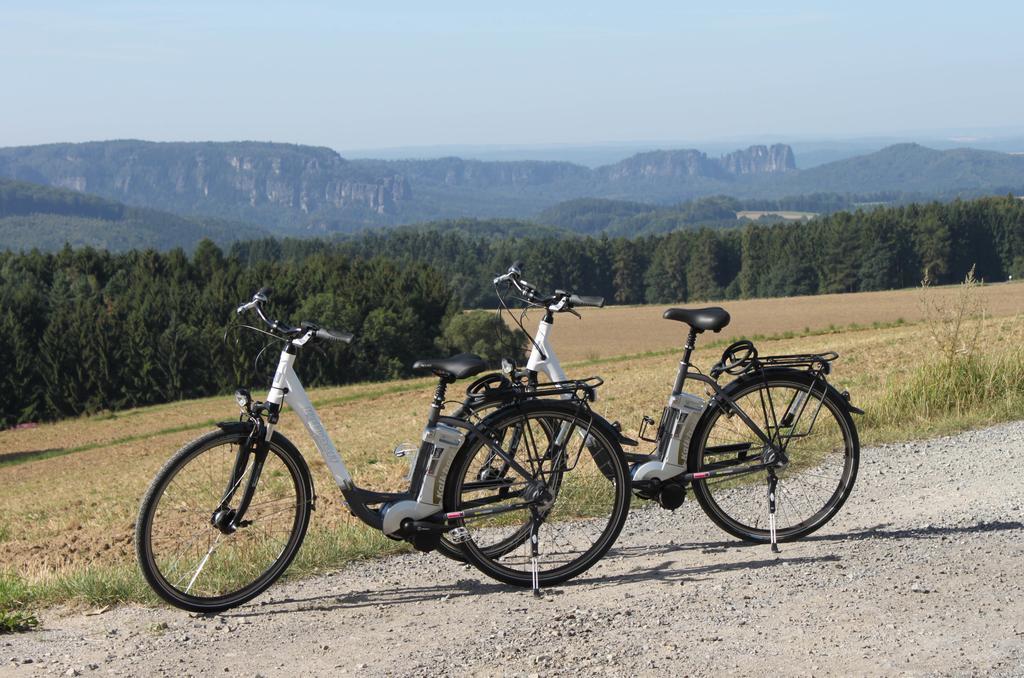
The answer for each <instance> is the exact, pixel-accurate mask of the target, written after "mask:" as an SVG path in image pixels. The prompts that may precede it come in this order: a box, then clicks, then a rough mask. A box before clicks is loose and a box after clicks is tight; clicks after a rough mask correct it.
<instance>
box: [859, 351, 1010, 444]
mask: <svg viewBox="0 0 1024 678" xmlns="http://www.w3.org/2000/svg"><path fill="white" fill-rule="evenodd" d="M1022 416H1024V349H1022V348H1020V347H1018V348H1016V349H1014V350H1011V351H1008V352H1004V353H999V354H996V355H963V356H955V357H953V358H946V359H940V360H938V361H937V362H936V363H933V364H924V365H921V366H919V367H918V368H917V369H916V370H915V371H914V372H913V374H912V375H911V377H910V378H909V379H907V380H904V381H901V382H900V383H896V384H890V385H889V388H888V389H887V392H886V394H885V397H884V398H883V399H882V401H881V402H879V403H877V405H876V406H875V407H872V408H870V409H869V410H868V412H867V415H866V416H865V418H864V421H863V428H864V429H866V430H869V431H877V432H878V434H879V435H875V436H873V438H876V439H877V438H881V439H901V438H902V439H906V438H910V437H918V436H924V435H935V434H937V433H945V432H950V431H957V430H963V429H966V428H971V427H974V426H979V425H984V424H987V423H994V422H998V421H1008V420H1012V419H1019V418H1021V417H1022Z"/></svg>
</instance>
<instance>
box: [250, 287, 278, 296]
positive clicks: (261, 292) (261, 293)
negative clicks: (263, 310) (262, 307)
mask: <svg viewBox="0 0 1024 678" xmlns="http://www.w3.org/2000/svg"><path fill="white" fill-rule="evenodd" d="M273 293H274V288H273V287H261V288H260V290H259V292H257V293H256V294H255V295H254V296H253V298H254V299H255V298H256V297H263V298H264V299H267V298H269V297H270V295H271V294H273Z"/></svg>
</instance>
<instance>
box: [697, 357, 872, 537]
mask: <svg viewBox="0 0 1024 678" xmlns="http://www.w3.org/2000/svg"><path fill="white" fill-rule="evenodd" d="M744 381H745V382H746V383H741V384H739V385H738V387H737V388H736V389H734V390H733V391H732V392H731V393H730V397H731V398H732V399H733V401H734V402H737V403H740V401H741V400H743V399H745V398H747V397H749V396H751V395H752V394H755V393H756V394H758V398H759V400H760V396H761V395H764V394H763V393H760V392H761V391H763V390H764V389H768V390H769V392H770V390H771V389H775V390H776V391H777V392H780V393H786V392H790V391H792V392H796V391H797V390H799V391H807V390H808V389H809V388H811V387H812V385H814V390H813V395H810V396H808V398H807V401H806V402H807V403H808V404H807V408H808V409H809V408H810V407H818V405H817V401H818V400H820V402H821V406H820V411H819V412H818V416H819V417H820V416H821V414H823V413H827V418H826V420H825V421H823V422H820V424H824V426H825V427H826V431H825V432H830V435H829V437H828V438H827V439H825V441H824V443H821V442H820V441H821V440H822V438H821V437H820V436H819V438H817V439H816V444H821V445H822V446H821V449H823V450H826V452H824V453H822V452H820V451H817V450H815V449H814V448H811V447H808V446H805V449H806V450H807V452H806V454H804V455H803V457H801V456H799V455H800V452H799V451H798V450H794V449H789V448H787V454H788V455H789V456H790V464H789V466H788V467H787V468H785V469H781V470H779V471H778V472H777V475H778V478H779V481H778V483H779V484H778V487H777V490H776V496H777V498H778V506H779V508H778V509H777V512H776V517H777V519H778V520H780V521H782V522H781V523H780V524H779V526H778V527H777V530H776V538H777V540H778V541H780V542H784V541H793V540H796V539H800V538H801V537H805V536H807V535H809V534H811V533H812V532H814V531H816V530H818V529H820V528H821V527H822V526H823V525H825V524H826V523H828V522H829V521H830V520H831V519H832V518H833V517H835V515H836V513H838V512H839V510H840V509H841V508H842V507H843V504H844V503H845V502H846V500H847V499H848V498H849V496H850V493H851V492H852V491H853V486H854V483H855V481H856V479H857V469H858V466H859V462H860V441H859V438H858V435H857V428H856V425H855V424H854V422H853V419H852V418H851V416H850V413H849V410H848V409H847V407H846V403H845V402H843V401H841V398H842V396H839V395H838V394H837V393H836V392H835V391H834V390H833V389H831V388H828V389H822V382H821V381H820V380H819V381H817V382H815V381H814V376H813V375H810V374H808V373H806V372H799V371H795V370H784V371H776V372H775V373H774V374H769V375H767V376H766V378H765V379H762V378H761V377H760V376H755V377H749V378H747V379H745V380H744ZM741 407H742V404H741ZM744 410H745V411H747V414H748V415H750V416H752V417H753V418H754V420H755V423H759V425H761V426H762V428H764V422H763V421H762V422H758V421H757V417H756V416H754V415H752V414H751V412H750V411H749V410H747V408H744ZM764 414H765V417H764V418H767V408H766V409H765V412H764ZM723 418H725V419H732V420H733V423H732V424H731V425H730V426H731V427H732V429H733V430H741V429H742V430H743V431H745V433H746V434H747V435H750V436H752V433H751V432H750V431H749V429H746V426H745V425H744V424H740V423H736V422H738V421H739V417H736V416H734V415H733V416H730V414H729V412H728V411H727V409H726V408H725V407H723V406H722V405H721V404H720V403H716V404H715V405H713V406H712V407H711V408H709V409H708V410H707V411H706V412H705V413H704V415H703V416H702V417H701V420H700V421H699V422H698V424H697V427H696V429H695V430H694V434H693V442H692V443H691V446H690V450H689V453H688V467H689V469H690V471H692V472H700V471H702V470H705V468H706V466H707V465H708V464H710V463H712V462H711V461H710V460H709V459H708V457H710V456H713V453H707V452H706V451H707V450H708V449H713V446H709V445H708V441H709V439H711V437H712V434H713V433H714V432H715V430H716V429H715V427H716V425H718V424H719V423H721V422H723V421H724V419H723ZM829 422H832V423H834V424H835V427H834V428H831V429H830V428H829V426H830V424H829ZM805 423H806V422H805ZM814 426H819V422H817V421H814V422H813V425H812V430H813V427H814ZM737 435H739V434H737ZM840 438H841V441H842V452H841V462H842V466H841V469H838V471H837V472H835V471H836V465H835V462H836V461H837V460H838V458H839V457H838V455H839V454H840V453H838V452H837V448H838V441H839V439H840ZM751 439H753V438H752V437H751ZM800 440H801V444H802V441H803V440H806V438H801V439H800ZM760 444H761V443H760V442H758V443H757V445H760ZM790 444H792V443H790ZM828 450H831V451H832V453H830V452H829V451H828ZM826 456H827V457H828V459H829V462H830V467H831V468H832V471H833V472H832V473H831V474H830V475H829V476H827V477H825V479H824V480H821V479H820V478H817V477H816V474H815V473H813V472H812V471H814V470H817V471H821V470H822V463H821V460H824V459H825V458H826ZM816 457H818V458H816ZM812 464H816V465H814V466H812ZM800 478H803V481H804V484H805V485H808V486H812V485H813V484H814V483H817V486H816V487H817V488H819V489H816V490H815V493H816V496H817V497H821V496H823V495H824V493H825V492H826V491H827V492H828V495H827V498H826V499H825V500H824V501H823V502H821V506H820V508H819V507H818V506H817V501H815V500H812V499H802V500H801V501H802V502H803V504H802V505H801V506H800V508H792V509H791V508H790V507H796V506H798V505H799V504H800V502H797V501H794V500H793V499H795V497H796V494H795V492H794V491H793V490H791V489H790V488H792V487H794V480H799V479H800ZM812 478H814V480H811V479H812ZM758 479H761V480H762V482H758ZM832 480H834V481H835V487H834V488H832V489H829V487H830V485H831V482H832ZM730 483H731V485H730ZM692 486H693V492H694V496H695V497H696V498H697V502H698V503H699V504H700V506H701V508H702V509H703V510H704V512H705V513H706V514H707V516H708V517H709V518H710V519H711V520H712V522H714V523H715V525H717V526H718V527H720V528H721V529H722V530H724V531H725V532H727V533H729V534H731V535H733V536H735V537H738V538H739V539H742V540H744V541H749V542H757V543H766V542H768V541H769V540H770V533H769V530H768V526H767V473H766V472H757V473H752V474H750V476H739V477H736V478H734V479H729V478H725V479H722V478H719V479H714V478H711V479H702V480H695V481H693V483H692ZM716 494H717V496H716ZM727 494H728V495H730V496H731V497H732V498H733V501H732V503H733V504H734V507H732V508H731V510H730V508H727V507H726V506H723V504H724V503H725V501H723V498H724V497H725V496H727ZM758 502H760V506H762V507H764V509H763V513H762V514H761V516H762V517H763V518H764V520H765V523H764V527H761V523H760V519H758V520H757V521H755V522H754V524H750V522H751V520H750V518H749V517H747V516H749V515H757V511H758V508H757V506H758ZM740 503H742V504H744V505H746V506H750V507H751V510H750V511H744V513H746V514H747V515H745V516H743V517H740V516H739V515H738V514H739V513H740V510H739V507H738V505H739V504H740ZM804 507H806V508H804ZM798 511H800V512H801V513H800V514H797V515H795V516H793V518H792V519H791V520H790V521H789V522H787V515H788V514H789V513H793V514H796V513H797V512H798ZM803 513H808V515H807V516H806V517H802V514H803ZM798 517H802V519H801V520H796V518H798Z"/></svg>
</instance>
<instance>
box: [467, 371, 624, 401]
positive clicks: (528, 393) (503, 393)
mask: <svg viewBox="0 0 1024 678" xmlns="http://www.w3.org/2000/svg"><path fill="white" fill-rule="evenodd" d="M495 376H497V375H490V378H481V379H478V380H477V381H476V382H474V383H472V384H470V386H469V388H467V389H466V395H467V396H468V397H469V402H470V403H479V402H482V401H484V400H491V399H495V398H503V397H504V398H508V399H511V400H515V399H519V398H551V397H556V396H565V395H568V396H572V398H573V399H575V400H581V401H593V400H595V399H596V398H597V388H598V387H599V386H601V384H603V383H604V379H602V378H601V377H587V378H585V379H569V380H566V381H553V382H548V383H544V384H528V383H523V382H514V381H512V380H510V379H508V378H502V379H494V377H495Z"/></svg>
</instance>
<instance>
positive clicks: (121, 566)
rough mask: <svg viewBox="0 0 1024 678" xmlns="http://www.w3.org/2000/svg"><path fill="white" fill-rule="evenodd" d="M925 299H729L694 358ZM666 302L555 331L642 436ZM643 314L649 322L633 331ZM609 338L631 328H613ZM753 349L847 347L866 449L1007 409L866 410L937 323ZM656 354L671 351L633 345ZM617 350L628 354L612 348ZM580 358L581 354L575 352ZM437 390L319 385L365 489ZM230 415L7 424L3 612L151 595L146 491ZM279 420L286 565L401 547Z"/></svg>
mask: <svg viewBox="0 0 1024 678" xmlns="http://www.w3.org/2000/svg"><path fill="white" fill-rule="evenodd" d="M1022 290H1024V288H1022V287H1016V286H1013V285H998V286H986V287H983V288H981V289H980V290H979V292H980V293H981V294H982V295H984V298H985V302H986V305H987V307H988V310H989V312H990V313H991V314H993V315H1004V316H1005V315H1007V314H1012V313H1018V312H1019V311H1020V310H1022V309H1021V305H1022V301H1021V300H1020V299H1018V298H1017V297H1024V295H1022V294H1020V292H1021V291H1022ZM939 292H940V294H945V293H946V292H945V291H942V290H940V291H939ZM953 292H954V291H953V290H950V291H949V293H953ZM1011 292H1015V293H1016V294H1015V295H1011V294H1010V293H1011ZM916 294H917V293H916V292H914V291H910V292H896V293H891V292H889V293H878V294H869V295H847V296H846V297H825V298H797V299H785V300H782V299H780V300H768V301H747V302H733V303H729V304H727V307H728V308H729V310H730V312H732V313H733V318H734V323H733V326H730V328H729V329H730V331H731V332H730V334H726V333H723V336H722V337H719V336H717V335H702V337H701V342H703V343H700V342H699V344H698V346H699V347H698V351H697V353H696V356H695V357H696V360H695V362H696V364H697V365H699V366H701V367H702V368H704V369H705V370H706V368H707V367H708V366H710V365H711V364H712V363H714V362H715V360H717V358H718V355H719V353H720V352H721V343H722V340H724V339H728V338H732V337H735V336H737V335H739V334H746V335H748V336H751V335H755V334H766V333H772V332H775V333H780V334H782V335H784V336H787V335H786V333H792V332H800V331H802V330H803V328H804V327H805V326H806V327H809V328H810V329H811V330H816V329H817V330H820V328H822V327H828V325H830V324H841V323H842V324H846V323H850V322H858V323H862V324H868V323H871V322H875V321H880V322H892V321H895V320H896V319H897V318H899V317H903V318H904V319H906V320H908V321H909V320H913V319H914V318H915V317H919V315H920V313H921V311H920V309H919V306H918V304H917V303H916V301H915V299H916V297H915V295H916ZM837 305H838V308H834V307H835V306H837ZM815 309H816V312H815ZM660 311H661V307H658V308H657V309H654V308H629V309H614V308H613V309H606V310H603V311H589V312H588V319H587V320H586V321H584V322H582V323H578V322H577V321H576V320H575V319H573V318H568V317H566V319H565V320H564V321H562V319H561V318H560V321H561V323H562V325H561V326H560V328H561V329H564V327H565V326H569V327H573V328H575V330H576V331H574V332H568V331H563V332H561V333H560V334H559V335H556V336H555V338H554V341H555V343H556V345H557V346H558V349H559V351H560V352H561V354H562V355H563V359H565V362H566V367H567V371H568V372H569V373H570V374H572V375H574V376H580V377H583V376H589V375H591V374H600V375H601V376H603V377H604V378H605V379H606V384H605V385H604V386H603V387H602V388H601V391H600V394H601V400H600V401H599V402H598V403H597V409H598V411H599V412H601V413H602V414H604V415H605V416H607V417H608V418H609V419H618V420H620V421H622V423H623V424H624V429H625V432H626V433H627V434H630V435H633V436H635V434H636V429H637V424H638V423H639V421H640V418H641V416H642V415H643V414H651V415H654V416H657V414H658V413H659V412H660V411H661V409H662V407H663V405H664V401H665V399H666V397H667V394H668V391H669V389H670V388H671V384H672V379H673V375H674V372H675V369H676V365H677V360H678V356H677V355H676V352H675V351H674V350H673V351H665V350H664V349H666V348H674V347H677V346H678V345H679V343H680V342H681V339H682V326H680V325H679V324H678V323H673V322H668V321H664V320H661V319H660ZM751 316H753V317H751ZM638 318H649V321H648V322H645V323H643V324H640V325H637V319H638ZM608 326H611V327H612V328H614V329H609V327H608ZM979 327H980V329H979V330H978V337H977V340H976V344H975V345H976V346H977V347H978V355H979V356H990V357H991V356H999V355H1003V354H1006V353H1007V352H1009V351H1011V350H1014V349H1017V348H1018V346H1019V342H1020V340H1021V336H1022V334H1024V317H1022V316H1012V317H1002V318H989V319H987V320H985V321H984V322H982V323H980V325H979ZM582 328H587V330H586V334H585V335H580V334H577V333H576V332H578V331H580V330H581V329H582ZM616 332H617V333H618V334H619V335H626V336H616V335H615V333H616ZM584 337H585V340H584ZM711 339H714V340H717V343H718V345H717V346H716V347H709V344H711V343H713V342H712V341H709V340H711ZM758 346H759V348H760V349H761V351H762V352H763V353H788V352H807V351H822V350H826V349H832V350H837V351H839V352H840V353H841V354H842V357H841V359H840V361H839V362H838V363H836V366H835V372H834V374H833V377H832V381H833V382H834V383H835V384H836V385H837V386H838V387H839V388H840V389H843V388H849V389H850V391H851V393H852V394H853V402H854V403H856V404H858V405H860V406H861V407H863V408H865V409H866V410H868V411H869V415H871V416H869V417H867V418H865V419H862V420H861V421H860V422H859V423H860V424H861V426H862V442H863V443H864V444H871V443H874V442H878V441H881V440H892V439H901V438H902V439H907V438H912V437H917V436H919V435H922V434H934V433H940V432H946V431H949V430H954V429H956V428H960V427H965V426H974V425H980V424H984V423H986V422H987V421H990V420H993V419H998V418H1000V417H1002V418H1006V417H1008V416H1012V413H1011V412H1009V411H1006V410H1003V411H996V410H986V411H984V412H975V411H973V410H972V411H964V412H961V413H959V414H958V415H957V416H956V417H952V418H950V417H946V416H936V417H934V418H924V419H918V420H914V421H912V422H909V423H908V421H906V420H894V419H885V418H884V417H878V416H874V415H873V414H872V410H874V409H876V407H878V406H879V405H880V404H882V403H885V402H886V398H891V397H892V396H891V393H892V392H893V391H894V389H895V388H896V387H897V386H898V385H899V384H903V383H910V382H911V381H912V380H913V379H914V378H916V375H918V374H919V373H920V366H921V365H922V364H924V365H927V364H928V361H929V360H930V356H931V355H933V348H932V347H931V345H930V341H929V329H928V327H927V326H926V325H923V324H918V325H909V324H906V325H898V326H892V327H879V328H870V327H865V328H861V329H854V330H850V329H847V330H841V331H840V330H837V331H834V332H831V333H824V334H814V335H811V336H792V337H789V338H777V339H773V340H764V341H758ZM659 350H661V351H662V352H660V353H657V352H655V353H653V354H647V355H636V354H639V353H642V352H644V351H659ZM1018 352H1019V351H1018ZM616 353H618V354H623V353H625V354H634V355H633V356H626V357H609V356H614V355H615V354H616ZM580 354H584V355H583V356H581V355H580ZM587 354H589V356H588V355H587ZM572 356H576V357H575V360H576V361H577V362H575V363H573V362H572V361H573V358H572ZM581 357H583V358H584V360H582V361H580V358H581ZM588 358H589V359H588ZM307 359H314V360H315V359H316V358H315V356H312V357H309V358H307ZM301 371H302V368H301V364H300V365H299V372H300V373H301ZM432 384H433V382H432V380H429V379H428V380H423V379H421V380H413V381H403V382H394V383H389V384H363V385H356V386H347V387H342V388H330V389H321V390H317V391H316V392H314V393H313V397H314V401H315V402H316V404H317V406H318V407H319V408H320V411H321V415H322V417H323V419H324V423H325V425H326V426H327V428H328V430H329V431H330V432H331V434H332V436H333V437H334V438H335V440H336V441H337V443H338V446H339V448H341V449H342V451H343V454H344V456H345V458H346V462H347V463H348V465H349V467H350V470H351V471H352V473H353V475H354V476H355V477H356V479H357V480H358V481H359V482H360V484H362V485H365V486H368V487H372V488H375V489H397V487H398V486H399V485H400V478H401V475H402V474H403V472H404V467H403V463H404V462H402V461H401V460H397V459H395V458H394V457H392V456H391V454H390V451H391V450H392V449H393V448H394V446H395V445H396V444H397V443H399V442H402V441H406V440H416V439H417V437H418V434H419V432H420V429H421V427H422V425H423V421H424V418H425V414H426V410H427V406H428V403H429V398H430V392H431V389H432ZM235 415H236V408H235V406H234V404H233V402H232V399H231V398H230V396H227V397H220V398H212V399H205V400H200V401H190V402H182V403H175V404H170V405H162V406H158V407H152V408H145V409H140V410H134V411H129V412H124V413H119V414H118V415H117V416H116V417H94V418H91V419H81V420H72V421H65V422H59V423H56V424H51V425H45V426H40V427H38V428H35V429H29V430H17V431H4V432H0V488H2V492H0V563H3V564H4V565H3V566H0V609H3V607H4V605H5V603H6V604H8V605H10V604H12V602H13V601H17V600H21V601H23V602H24V601H25V600H67V599H79V600H85V601H89V602H99V601H103V602H107V601H113V600H125V599H135V600H137V599H140V598H141V599H145V596H146V592H145V587H144V585H142V584H141V579H140V578H139V577H138V575H137V574H136V570H135V565H134V554H133V550H132V546H131V534H132V526H133V522H134V519H135V513H136V510H137V508H138V501H139V499H140V497H141V496H142V494H143V492H144V491H145V488H146V486H147V484H148V483H149V481H150V479H151V478H152V477H153V475H154V474H155V472H156V471H157V469H158V468H159V467H160V465H161V464H162V463H163V462H164V461H165V460H166V459H167V458H168V457H169V456H170V455H171V453H172V452H173V451H174V450H175V449H176V448H177V447H179V446H181V445H183V444H185V443H187V442H188V441H189V440H191V439H193V438H195V437H197V436H198V435H199V434H200V433H201V432H203V431H204V430H206V429H208V428H210V424H209V422H211V421H215V420H217V419H232V418H234V417H235ZM281 428H282V430H283V432H284V433H285V434H286V435H287V436H289V437H290V438H291V439H292V440H294V441H295V442H296V443H297V444H298V446H299V448H300V449H302V450H304V451H305V452H306V454H307V460H308V461H309V462H310V466H311V468H312V470H313V473H314V476H315V480H316V487H317V490H318V494H319V501H318V506H317V511H316V512H315V513H314V515H313V523H312V527H311V532H310V536H309V538H308V540H307V543H306V545H305V546H304V548H303V550H302V552H301V553H300V558H299V560H298V561H297V562H296V565H295V566H294V569H293V571H294V572H297V573H302V572H308V571H311V570H315V569H316V568H318V567H324V566H331V565H334V564H336V563H338V562H339V561H341V560H344V559H351V558H359V557H365V556H369V555H373V554H377V553H380V552H382V551H383V550H386V549H394V548H397V547H396V545H395V544H394V542H389V541H387V540H386V539H384V538H383V537H381V536H380V535H379V534H377V533H375V532H373V531H371V530H369V529H368V528H364V527H363V526H361V525H360V524H358V523H356V521H354V519H352V518H350V517H349V516H348V515H347V513H345V511H344V510H343V507H342V504H341V498H340V495H339V493H338V492H337V490H336V488H335V487H334V486H333V484H332V482H331V480H330V477H329V475H328V473H327V472H326V468H325V466H324V464H323V462H322V461H321V460H320V459H319V457H318V456H317V455H316V453H315V451H314V450H313V448H312V445H311V443H310V442H309V441H308V439H307V438H306V436H305V435H304V433H303V432H302V430H301V425H300V424H299V423H298V421H297V420H296V419H295V417H294V416H292V415H291V414H286V415H285V416H284V417H283V418H282V426H281ZM47 449H56V450H58V451H61V450H62V451H67V450H69V449H77V450H78V451H75V452H72V453H67V454H64V455H63V456H57V457H54V458H45V459H34V460H32V458H31V457H24V456H21V457H18V456H16V455H24V454H25V453H31V452H35V451H39V450H47ZM5 459H7V464H6V465H4V460H5ZM14 460H18V461H17V462H15V461H14ZM5 568H6V569H7V572H6V575H5V573H4V572H3V570H4V569H5Z"/></svg>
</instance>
